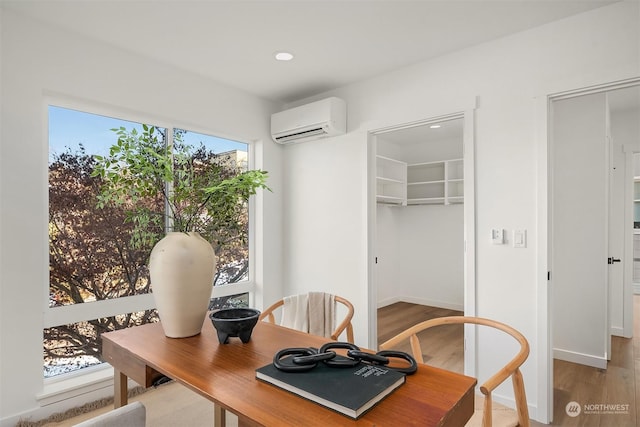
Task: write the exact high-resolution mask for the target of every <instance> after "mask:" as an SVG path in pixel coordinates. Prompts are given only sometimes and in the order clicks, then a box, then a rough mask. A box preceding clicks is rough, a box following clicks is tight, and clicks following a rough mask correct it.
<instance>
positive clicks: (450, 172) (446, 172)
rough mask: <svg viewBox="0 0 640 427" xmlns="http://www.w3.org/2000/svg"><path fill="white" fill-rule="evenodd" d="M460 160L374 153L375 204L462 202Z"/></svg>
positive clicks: (462, 170) (462, 174) (462, 180)
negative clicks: (404, 158) (412, 160)
mask: <svg viewBox="0 0 640 427" xmlns="http://www.w3.org/2000/svg"><path fill="white" fill-rule="evenodd" d="M463 166H464V164H463V161H462V159H450V160H442V161H437V162H424V163H411V164H407V163H405V162H402V161H399V160H395V159H391V158H388V157H384V156H377V177H376V185H377V192H376V198H377V201H378V203H391V204H399V205H428V204H431V205H434V204H440V205H442V204H444V205H449V204H453V203H464V179H463V176H464V168H463Z"/></svg>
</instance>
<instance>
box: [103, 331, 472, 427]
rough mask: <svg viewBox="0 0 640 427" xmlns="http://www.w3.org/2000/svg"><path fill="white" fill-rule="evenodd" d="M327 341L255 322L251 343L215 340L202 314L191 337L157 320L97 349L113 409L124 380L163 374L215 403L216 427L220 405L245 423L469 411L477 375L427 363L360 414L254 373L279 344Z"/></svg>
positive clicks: (379, 422) (464, 415)
mask: <svg viewBox="0 0 640 427" xmlns="http://www.w3.org/2000/svg"><path fill="white" fill-rule="evenodd" d="M330 341H331V340H330V339H327V338H322V337H318V336H313V335H310V334H306V333H303V332H299V331H295V330H293V329H288V328H284V327H282V326H278V325H273V324H270V323H267V322H258V324H257V325H256V327H255V329H254V331H253V334H252V336H251V340H250V341H249V342H248V343H246V344H243V343H242V342H241V341H240V340H239V339H238V338H229V341H228V343H227V344H220V343H219V342H218V338H217V334H216V331H215V329H214V327H213V325H212V324H211V322H210V321H209V319H206V321H205V323H204V325H203V328H202V332H201V333H200V334H198V335H196V336H193V337H189V338H168V337H166V336H165V335H164V331H163V330H162V325H161V324H160V323H151V324H147V325H143V326H136V327H133V328H128V329H122V330H118V331H113V332H108V333H104V334H103V335H102V354H103V357H104V360H105V361H106V362H108V363H110V364H111V365H112V366H113V368H114V398H115V400H114V402H115V407H119V406H122V405H126V404H127V383H128V378H130V379H132V380H134V381H135V382H136V383H138V384H140V385H142V386H144V387H151V386H152V385H153V384H154V382H155V381H156V380H158V379H159V378H162V377H163V376H166V377H168V378H171V379H173V380H175V381H176V382H178V383H180V384H182V385H184V386H185V387H187V388H189V389H191V390H193V391H194V392H196V393H198V394H200V395H201V396H204V397H205V398H207V399H208V400H210V401H211V402H213V403H214V404H215V408H216V410H215V411H214V413H215V416H214V420H212V424H214V425H216V426H224V423H225V421H224V416H223V415H224V413H223V410H226V411H230V412H231V413H233V414H235V415H237V416H238V422H239V425H242V426H305V427H308V426H323V427H326V426H352V425H353V426H379V427H380V426H421V427H428V426H455V427H460V426H464V425H465V423H466V422H467V421H468V420H469V418H471V416H472V415H473V412H474V388H475V385H476V379H475V378H471V377H468V376H465V375H462V374H459V373H455V372H450V371H447V370H443V369H439V368H435V367H432V366H428V365H419V367H418V371H417V372H416V373H415V374H413V375H410V376H407V379H406V382H405V384H403V385H402V386H400V387H399V388H398V389H397V390H395V391H394V392H392V393H391V394H390V395H389V396H388V397H386V398H385V399H383V400H382V401H381V402H379V403H377V404H376V405H375V406H374V407H373V408H372V409H371V410H369V411H368V412H366V413H365V414H364V415H362V416H361V417H360V418H358V419H357V420H353V419H351V418H349V417H346V416H345V415H342V414H340V413H338V412H335V411H333V410H330V409H327V408H325V407H323V406H321V405H319V404H317V403H314V402H312V401H310V400H306V399H304V398H301V397H299V396H297V395H294V394H292V393H290V392H287V391H284V390H281V389H279V388H277V387H275V386H273V385H270V384H267V383H264V382H262V381H259V380H257V379H256V375H255V370H256V369H257V368H259V367H262V366H264V365H267V364H269V363H271V362H272V361H273V356H274V354H275V353H276V352H278V350H281V349H283V348H288V347H315V348H319V347H321V346H322V344H324V343H326V342H330ZM363 350H364V349H363Z"/></svg>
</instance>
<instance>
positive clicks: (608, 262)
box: [607, 257, 620, 264]
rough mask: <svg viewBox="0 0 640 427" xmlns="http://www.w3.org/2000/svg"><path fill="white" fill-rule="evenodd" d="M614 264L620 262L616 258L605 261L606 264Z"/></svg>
mask: <svg viewBox="0 0 640 427" xmlns="http://www.w3.org/2000/svg"><path fill="white" fill-rule="evenodd" d="M616 262H620V260H619V259H618V258H611V257H610V258H608V259H607V264H613V263H616Z"/></svg>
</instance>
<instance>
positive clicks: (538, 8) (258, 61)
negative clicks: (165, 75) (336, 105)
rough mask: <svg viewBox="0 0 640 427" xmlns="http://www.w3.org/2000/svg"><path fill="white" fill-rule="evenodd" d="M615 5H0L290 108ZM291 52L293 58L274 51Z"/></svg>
mask: <svg viewBox="0 0 640 427" xmlns="http://www.w3.org/2000/svg"><path fill="white" fill-rule="evenodd" d="M615 1H617V0H600V1H586V0H584V1H583V0H491V1H490V0H465V1H463V0H446V1H436V0H422V1H404V0H387V1H380V0H377V1H373V0H350V1H336V0H323V1H313V0H297V1H271V0H261V1H245V0H217V1H214V0H184V1H178V0H173V1H172V0H137V1H134V0H129V1H126V0H120V1H116V0H84V1H80V0H75V1H71V0H56V1H52V0H0V4H1V5H2V7H3V8H6V9H11V10H14V11H16V12H18V13H23V14H27V15H30V16H32V17H33V18H35V19H38V20H42V21H46V22H49V23H51V24H54V25H58V26H62V27H65V28H67V29H69V30H71V31H73V32H77V33H79V34H81V35H83V36H86V37H91V38H95V39H98V40H101V41H103V42H106V43H109V44H111V45H115V46H118V47H120V48H122V49H126V50H129V51H132V52H135V53H137V54H140V55H145V56H148V57H150V58H154V59H156V60H158V61H161V62H163V63H167V64H171V65H173V66H176V67H179V68H182V69H185V70H188V71H190V72H194V73H197V74H199V75H202V76H206V77H208V78H211V79H213V80H215V81H217V82H221V83H224V84H226V85H229V86H233V87H236V88H240V89H242V90H245V91H247V92H249V93H252V94H255V95H257V96H260V97H263V98H266V99H270V100H274V101H280V102H285V103H287V102H291V101H295V100H299V99H303V98H306V97H309V96H312V95H316V94H319V93H322V92H325V91H327V90H330V89H334V88H336V87H341V86H344V85H347V84H350V83H353V82H356V81H360V80H363V79H368V78H371V77H373V76H376V75H379V74H382V73H385V72H388V71H391V70H394V69H398V68H401V67H406V66H409V65H412V64H415V63H417V62H420V61H423V60H426V59H429V58H433V57H436V56H439V55H443V54H446V53H448V52H452V51H455V50H459V49H464V48H465V47H468V46H472V45H475V44H479V43H482V42H486V41H490V40H492V39H495V38H498V37H502V36H504V35H507V34H511V33H515V32H519V31H523V30H526V29H528V28H532V27H535V26H539V25H543V24H545V23H548V22H551V21H556V20H559V19H562V18H565V17H567V16H570V15H574V14H578V13H581V12H584V11H587V10H589V9H593V8H597V7H601V6H604V5H607V4H609V3H613V2H615ZM279 50H287V51H290V52H293V53H294V54H295V59H294V60H293V61H290V62H277V61H275V60H274V58H273V54H274V53H275V52H276V51H279Z"/></svg>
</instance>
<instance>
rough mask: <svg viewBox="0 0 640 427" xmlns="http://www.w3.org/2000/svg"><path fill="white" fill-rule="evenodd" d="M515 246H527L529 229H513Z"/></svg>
mask: <svg viewBox="0 0 640 427" xmlns="http://www.w3.org/2000/svg"><path fill="white" fill-rule="evenodd" d="M513 247H514V248H526V247H527V230H513Z"/></svg>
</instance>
